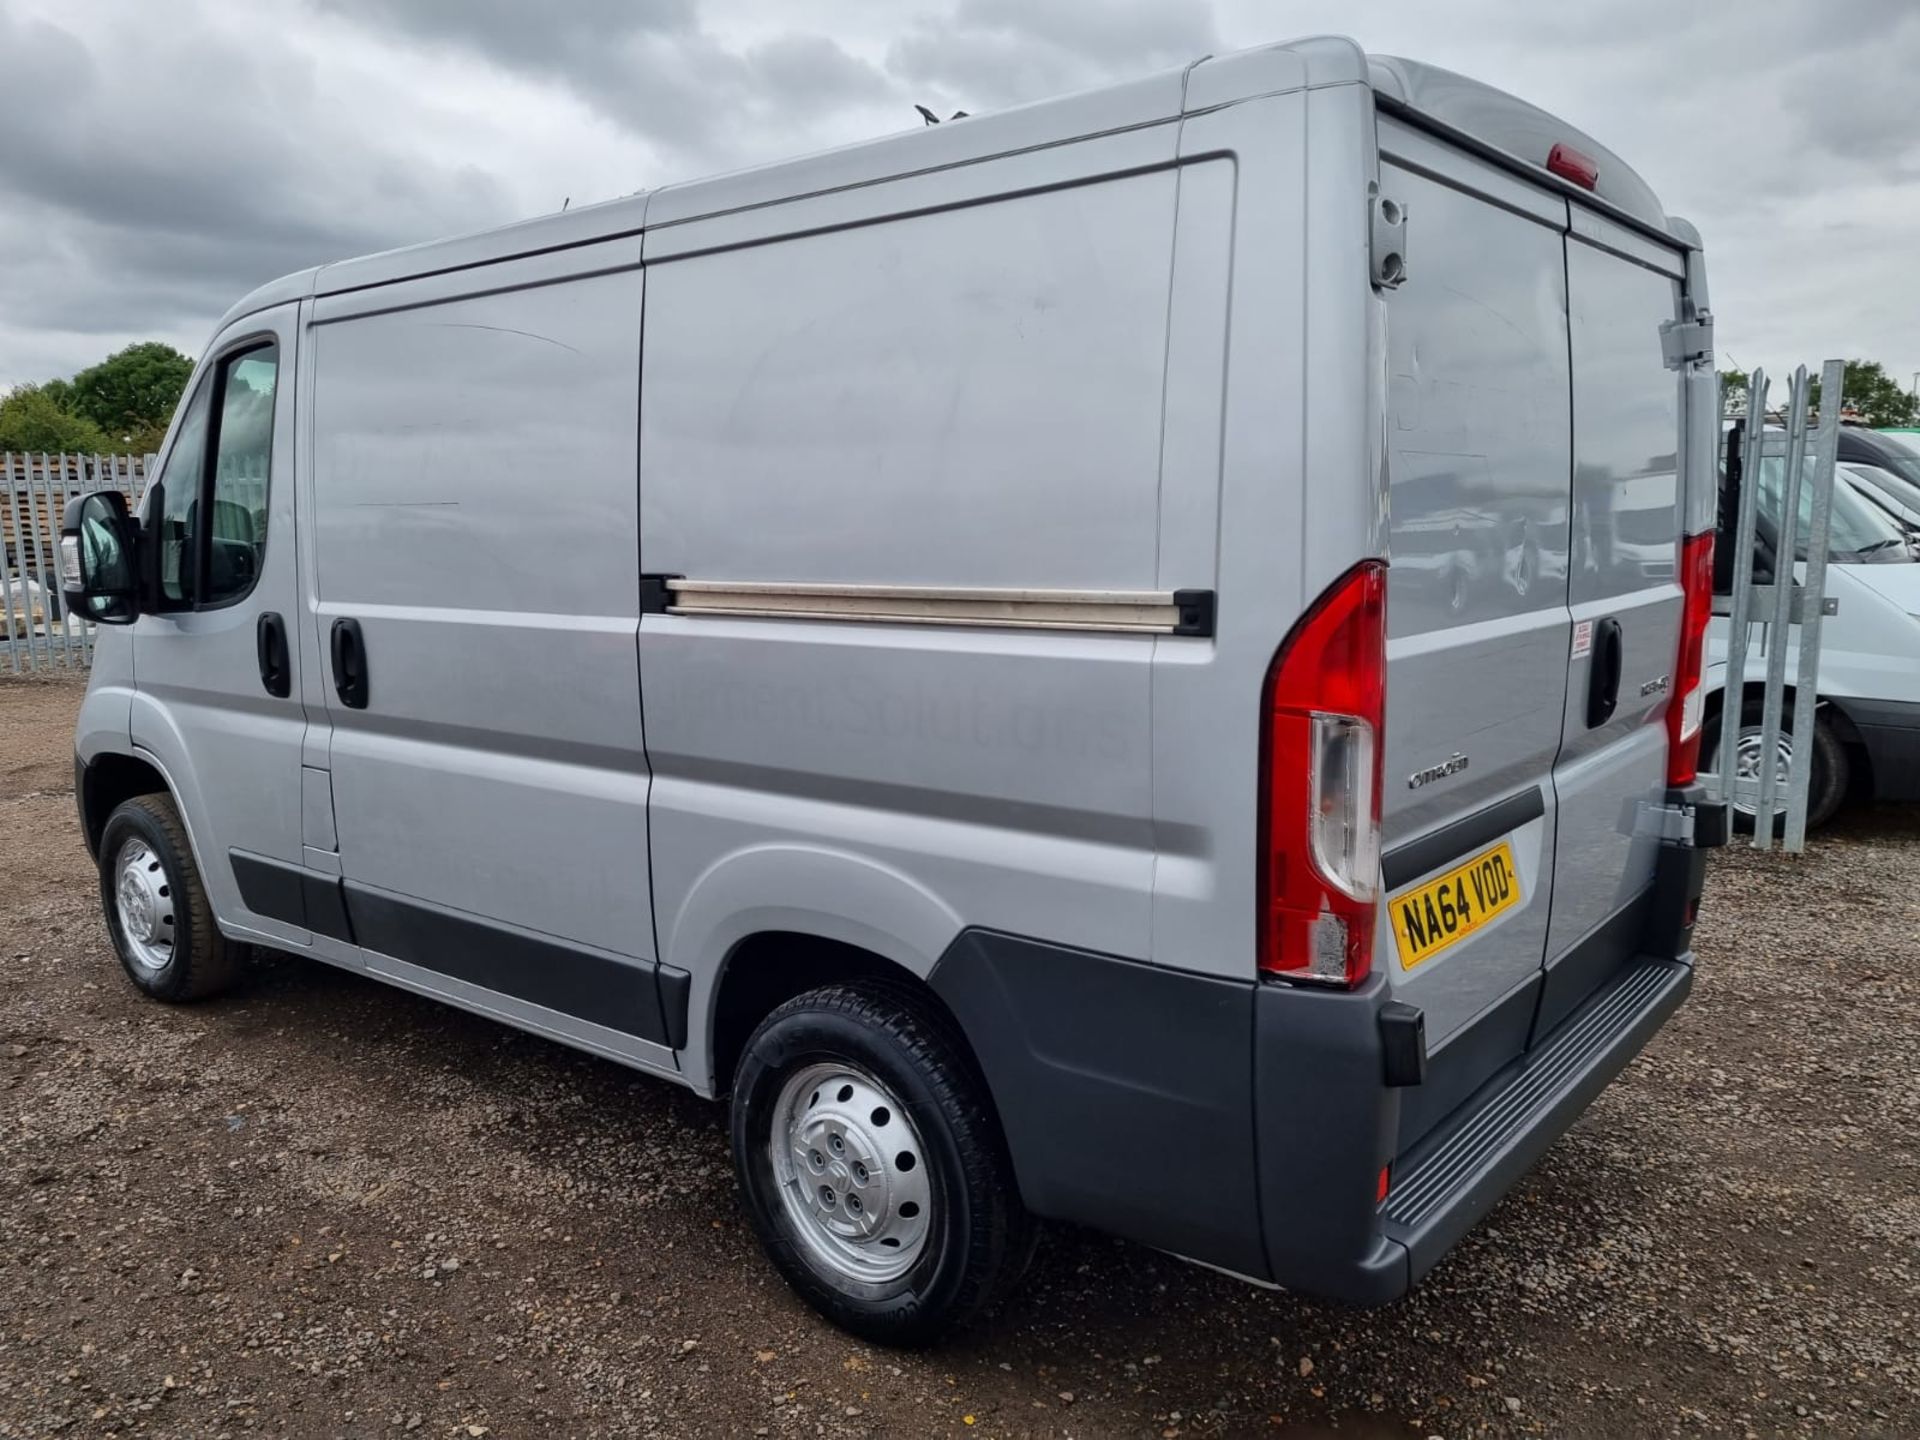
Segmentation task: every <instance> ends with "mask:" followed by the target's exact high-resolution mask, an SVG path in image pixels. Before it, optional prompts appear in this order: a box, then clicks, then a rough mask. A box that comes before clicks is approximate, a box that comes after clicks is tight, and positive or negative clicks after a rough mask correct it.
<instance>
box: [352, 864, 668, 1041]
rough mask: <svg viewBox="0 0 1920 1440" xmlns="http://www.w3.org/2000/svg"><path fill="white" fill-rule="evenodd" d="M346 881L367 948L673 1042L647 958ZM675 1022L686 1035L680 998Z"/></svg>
mask: <svg viewBox="0 0 1920 1440" xmlns="http://www.w3.org/2000/svg"><path fill="white" fill-rule="evenodd" d="M345 889H346V896H347V914H348V916H349V917H350V919H351V920H352V923H353V930H354V934H356V935H357V936H359V937H360V939H359V943H360V944H361V945H362V946H363V947H364V948H366V949H368V950H373V951H377V952H378V953H379V954H382V955H388V956H391V957H392V958H393V959H395V960H404V961H406V963H407V964H409V965H418V966H420V967H421V968H422V969H425V970H434V971H438V972H439V973H440V974H442V975H450V976H452V977H453V978H454V979H456V980H464V981H466V982H467V983H468V984H469V985H478V986H481V987H482V988H483V989H487V990H494V991H497V992H499V993H500V994H502V995H511V996H513V997H514V998H515V999H517V1000H525V1001H527V1002H528V1003H530V1004H534V1005H544V1006H545V1007H546V1008H547V1009H549V1010H557V1011H559V1012H560V1013H561V1014H563V1015H572V1016H576V1017H577V1018H579V1019H581V1020H588V1021H591V1022H592V1023H593V1024H595V1025H604V1026H606V1027H607V1028H608V1029H609V1030H618V1031H621V1032H622V1033H623V1034H627V1035H633V1036H637V1037H638V1038H640V1039H642V1040H649V1041H652V1042H653V1043H654V1044H656V1045H667V1044H670V1043H671V1037H672V1036H673V1034H674V1033H675V1028H676V1027H674V1026H671V1025H669V1024H668V1023H667V1016H666V1013H665V1011H664V1009H663V1008H662V1005H661V993H660V987H659V985H658V984H657V983H656V982H657V973H656V972H657V971H658V969H659V967H658V966H657V965H656V964H655V963H654V962H653V961H651V960H637V959H634V958H632V957H631V956H625V955H612V954H608V953H606V952H603V951H598V950H590V949H587V948H586V947H584V946H579V945H573V944H569V943H567V942H564V941H560V940H556V939H554V938H553V937H552V936H548V935H540V934H537V933H535V932H533V931H530V930H521V929H517V928H515V927H513V926H509V925H502V924H499V923H497V922H494V921H490V920H481V919H479V918H477V917H475V916H472V915H464V914H460V913H458V912H456V911H452V910H446V909H443V908H442V907H440V906H438V905H430V904H428V903H427V902H425V901H423V900H413V899H409V898H407V897H405V896H400V895H394V894H391V893H390V892H388V891H385V890H377V889H375V888H374V887H372V886H370V885H363V884H360V883H359V882H357V881H354V880H348V881H346V882H345ZM680 993H681V994H682V996H684V993H685V992H684V989H682V990H681V992H680ZM677 1028H678V1032H679V1034H680V1035H681V1036H682V1037H684V1036H685V1034H686V1015H685V1011H684V1003H683V1007H682V1013H681V1015H680V1017H679V1024H678V1027H677Z"/></svg>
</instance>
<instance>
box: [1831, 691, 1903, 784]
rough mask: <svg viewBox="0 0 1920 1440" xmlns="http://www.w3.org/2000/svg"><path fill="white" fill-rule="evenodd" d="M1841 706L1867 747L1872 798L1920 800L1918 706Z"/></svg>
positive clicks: (1850, 703)
mask: <svg viewBox="0 0 1920 1440" xmlns="http://www.w3.org/2000/svg"><path fill="white" fill-rule="evenodd" d="M1841 703H1842V704H1843V705H1844V706H1845V708H1846V712H1847V718H1848V719H1849V720H1851V721H1852V722H1853V725H1854V728H1855V729H1856V730H1858V731H1859V732H1860V739H1861V742H1862V743H1863V744H1864V745H1865V746H1866V747H1867V758H1868V760H1870V761H1871V762H1872V764H1873V793H1874V795H1875V796H1876V797H1877V798H1879V799H1881V800H1920V704H1916V703H1914V702H1913V701H1908V700H1846V701H1843V702H1841Z"/></svg>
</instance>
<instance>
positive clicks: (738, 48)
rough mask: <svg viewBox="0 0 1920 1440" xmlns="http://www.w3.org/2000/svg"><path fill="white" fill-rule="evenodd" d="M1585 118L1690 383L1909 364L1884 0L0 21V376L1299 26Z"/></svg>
mask: <svg viewBox="0 0 1920 1440" xmlns="http://www.w3.org/2000/svg"><path fill="white" fill-rule="evenodd" d="M1325 32H1335V33H1345V34H1350V35H1352V36H1353V37H1354V38H1355V39H1357V40H1359V41H1360V42H1361V44H1363V45H1365V46H1366V47H1367V48H1369V49H1371V50H1376V51H1380V52H1384V53H1390V54H1404V55H1410V56H1414V57H1416V58H1419V59H1422V60H1428V61H1432V62H1434V63H1436V64H1440V65H1445V66H1447V67H1449V68H1452V69H1456V70H1460V71H1463V72H1465V73H1467V74H1470V75H1473V76H1475V77H1476V78H1479V79H1482V80H1486V81H1489V82H1491V83H1493V84H1496V85H1499V86H1501V87H1503V88H1505V89H1508V90H1511V91H1513V92H1515V93H1517V94H1519V95H1522V96H1524V97H1526V98H1528V99H1530V100H1533V101H1535V102H1536V103H1538V104H1541V105H1544V106H1546V107H1547V108H1549V109H1552V110H1554V111H1556V112H1557V113H1559V114H1561V115H1563V116H1564V117H1565V118H1566V119H1568V120H1569V121H1571V122H1572V123H1573V124H1575V125H1577V126H1579V127H1581V128H1583V129H1585V130H1587V131H1589V132H1591V133H1592V134H1593V135H1595V136H1596V137H1597V138H1599V139H1600V140H1602V141H1603V142H1604V143H1606V144H1607V145H1608V146H1610V147H1611V148H1613V149H1614V150H1615V151H1617V152H1618V153H1619V154H1621V155H1622V156H1624V157H1625V158H1626V159H1627V160H1628V161H1629V162H1630V163H1632V164H1633V165H1635V166H1636V168H1638V169H1639V170H1640V172H1641V173H1642V174H1643V175H1644V176H1646V178H1647V179H1648V180H1649V181H1650V182H1651V183H1652V184H1653V187H1654V189H1655V190H1656V191H1657V192H1658V193H1659V194H1660V196H1661V198H1662V200H1663V201H1664V202H1665V203H1666V205H1667V207H1668V209H1669V210H1671V211H1673V212H1674V213H1677V214H1683V215H1686V216H1688V217H1689V218H1691V219H1692V220H1694V221H1695V222H1696V223H1697V224H1698V225H1699V226H1700V229H1701V230H1702V232H1703V233H1704V234H1705V236H1706V241H1707V247H1708V254H1709V257H1710V259H1709V264H1710V267H1711V271H1712V277H1713V300H1714V309H1715V311H1716V313H1717V316H1718V319H1719V342H1720V352H1721V357H1722V358H1721V363H1722V364H1723V365H1724V364H1726V363H1727V361H1728V359H1729V358H1731V359H1732V360H1734V361H1737V362H1739V363H1740V364H1741V365H1743V366H1751V365H1753V364H1755V363H1765V364H1767V365H1769V366H1770V367H1777V366H1780V365H1782V364H1786V363H1792V362H1796V361H1800V360H1805V361H1808V362H1814V361H1817V360H1819V359H1821V358H1822V357H1825V356H1829V355H1837V354H1846V355H1861V356H1866V357H1870V358H1877V359H1880V360H1882V361H1884V362H1885V363H1886V364H1887V366H1888V368H1889V369H1890V370H1892V371H1893V372H1894V373H1895V374H1896V375H1898V376H1899V377H1900V378H1901V379H1902V380H1906V379H1908V378H1910V377H1911V375H1912V373H1913V372H1914V371H1915V370H1920V303H1916V297H1920V284H1917V283H1916V281H1915V279H1914V276H1913V273H1912V259H1911V257H1912V256H1913V254H1914V250H1915V238H1916V234H1917V233H1920V105H1916V103H1915V101H1914V98H1913V97H1914V96H1915V95H1916V94H1920V89H1916V86H1920V4H1916V3H1914V0H1835V3H1833V4H1830V5H1825V6H1817V5H1810V4H1805V3H1803V0H1748V3H1743V4H1739V5H1734V4H1730V3H1729V4H1703V3H1688V0H1590V3H1587V4H1582V5H1557V4H1550V3H1549V4H1543V3H1538V0H1449V3H1446V4H1433V3H1429V0H1366V3H1361V0H257V3H251V4H245V5H239V4H231V3H221V0H141V3H138V4H127V3H116V0H0V57H4V59H5V64H4V70H3V72H0V73H3V74H4V79H0V387H4V386H6V385H9V384H14V383H19V382H21V381H26V380H41V379H46V378H48V377H49V376H53V375H61V374H69V373H71V372H72V371H73V370H75V369H77V368H79V367H81V366H84V365H87V364H90V363H92V362H93V361H95V360H97V359H99V358H101V357H102V356H104V355H105V354H107V353H108V352H109V351H111V350H113V349H116V348H118V347H119V346H121V345H123V344H126V343H127V342H128V341H131V340H136V339H144V338H148V337H159V338H162V339H166V340H169V341H172V342H173V343H174V344H176V345H178V346H180V347H181V348H182V349H184V350H186V351H188V352H189V353H197V352H198V350H199V349H200V347H201V346H202V345H203V344H204V343H205V341H206V340H207V338H208V336H209V333H210V330H211V326H212V324H213V322H214V321H215V320H216V319H217V318H218V317H219V315H220V313H221V312H222V311H223V310H224V309H225V308H226V307H227V305H228V304H229V303H230V302H231V301H233V300H234V299H236V298H237V297H238V296H239V295H241V294H242V293H244V292H245V291H247V290H248V289H250V288H252V287H253V286H254V285H255V284H257V283H259V282H260V281H263V280H267V279H270V278H272V277H273V276H275V275H279V274H282V273H284V272H286V271H289V270H295V269H299V268H301V267H303V266H306V265H310V264H314V263H317V262H320V261H325V260H333V259H340V258H343V257H345V256H348V255H353V254H359V253H363V252H365V251H369V250H376V249H384V248H387V247H389V246H393V245H399V244H405V243H410V242H413V241H416V240H422V239H428V238H431V237H434V236H437V235H443V234H450V233H454V232H457V231H462V230H471V229H479V228H484V227H486V226H489V225H493V224H497V223H501V222H504V221H507V220H512V219H517V218H521V217H523V216H527V215H532V214H537V213H539V212H542V211H546V210H552V209H556V208H558V206H559V205H560V202H561V200H562V199H563V198H564V197H568V196H571V197H572V199H573V201H574V202H575V203H576V204H578V203H582V202H586V201H591V200H599V199H605V198H608V197H611V196H615V195H621V194H626V193H629V192H631V191H634V190H638V189H643V188H646V187H649V186H652V185H656V184H660V183H662V182H665V181H669V180H676V179H685V178H690V177H693V176H698V175H701V174H707V173H712V172H714V171H717V170H722V169H728V168H732V167H735V166H739V165H742V164H750V163H755V162H758V161H763V160H768V159H775V158H779V157H781V156H785V155H791V154H798V153H801V152H804V151H806V150H810V149H815V148H819V147H821V146H824V145H831V144H838V143H842V142H844V141H848V140H853V139H859V138H863V137H866V136H871V135H878V134H883V133H886V132H888V131H892V130H897V129H900V128H902V127H903V126H906V125H909V124H912V123H914V117H913V112H912V104H913V102H915V101H921V102H924V103H926V104H928V105H930V106H932V107H934V108H935V109H937V110H940V111H941V112H942V113H945V112H946V111H948V110H951V109H954V108H962V107H964V108H966V109H969V110H976V111H977V110H985V109H989V108H993V107H998V106H1004V105H1008V104H1011V103H1016V102H1019V101H1023V100H1029V99H1036V98H1040V97H1043V96H1046V95H1049V94H1054V93H1060V92H1064V91H1068V90H1074V89H1081V88H1085V87H1087V86H1090V85H1096V84H1099V83H1101V82H1102V81H1104V80H1107V79H1112V78H1122V77H1127V76H1131V75H1136V74H1141V73H1145V72H1147V71H1151V70H1154V69H1158V68H1163V67H1165V66H1168V65H1174V64H1179V63H1182V62H1184V61H1186V60H1189V59H1192V58H1194V57H1196V56H1198V55H1202V54H1206V53H1208V52H1218V51H1221V50H1225V49H1231V48H1234V47H1237V46H1243V45H1251V44H1257V43H1260V42H1262V41H1265V40H1274V39H1286V38H1291V37H1294V36H1298V35H1305V34H1314V33H1325Z"/></svg>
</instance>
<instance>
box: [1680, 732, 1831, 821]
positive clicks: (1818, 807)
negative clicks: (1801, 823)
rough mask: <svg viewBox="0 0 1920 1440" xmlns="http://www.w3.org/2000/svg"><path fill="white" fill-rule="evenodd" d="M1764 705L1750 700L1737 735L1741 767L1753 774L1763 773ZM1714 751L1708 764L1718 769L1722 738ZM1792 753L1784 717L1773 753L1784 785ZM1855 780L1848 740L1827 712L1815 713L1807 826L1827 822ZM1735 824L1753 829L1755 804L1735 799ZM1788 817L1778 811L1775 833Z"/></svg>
mask: <svg viewBox="0 0 1920 1440" xmlns="http://www.w3.org/2000/svg"><path fill="white" fill-rule="evenodd" d="M1761 720H1762V714H1761V707H1760V705H1759V704H1758V703H1757V702H1749V703H1748V704H1747V705H1746V706H1745V707H1744V708H1743V709H1742V711H1741V714H1740V731H1739V734H1738V735H1737V736H1736V737H1735V739H1734V753H1735V763H1736V764H1738V765H1739V766H1740V767H1741V770H1740V773H1741V774H1742V775H1744V776H1746V777H1747V778H1752V777H1754V776H1757V775H1758V774H1759V773H1760V768H1759V767H1760V754H1759V746H1760V729H1761ZM1714 748H1715V754H1714V755H1713V756H1712V757H1710V759H1709V761H1708V764H1707V766H1706V768H1707V769H1709V770H1714V771H1717V770H1718V769H1719V768H1720V766H1719V754H1718V751H1719V742H1718V741H1716V743H1715V747H1714ZM1792 756H1793V734H1792V732H1791V731H1789V730H1787V729H1786V728H1785V720H1784V718H1783V722H1782V729H1781V733H1780V748H1779V750H1778V752H1777V753H1776V755H1775V756H1774V765H1775V774H1776V775H1777V776H1778V782H1777V783H1778V784H1779V785H1780V786H1781V787H1783V788H1784V787H1785V785H1786V781H1787V766H1788V764H1789V763H1790V762H1791V760H1792ZM1851 780H1852V767H1851V763H1850V761H1849V759H1848V756H1847V746H1846V742H1845V741H1843V740H1842V739H1841V738H1840V737H1839V735H1838V734H1836V733H1835V730H1834V726H1833V723H1832V722H1831V721H1830V720H1828V719H1827V717H1826V716H1825V715H1822V714H1816V715H1815V717H1814V722H1813V772H1812V774H1811V775H1809V776H1808V778H1807V829H1808V830H1817V829H1819V828H1820V827H1821V826H1822V825H1824V824H1826V823H1827V822H1828V821H1829V820H1831V819H1832V818H1833V816H1834V812H1835V811H1837V810H1839V808H1840V802H1841V801H1843V800H1845V799H1846V798H1847V787H1848V785H1849V784H1850V783H1851ZM1733 819H1734V824H1735V825H1737V826H1738V827H1739V828H1740V829H1742V830H1748V831H1750V830H1752V829H1753V823H1754V807H1753V805H1751V804H1747V805H1742V804H1741V803H1740V802H1738V801H1736V802H1735V803H1734V807H1733ZM1786 824H1787V817H1786V816H1785V815H1784V814H1776V815H1775V816H1774V819H1773V825H1774V831H1775V833H1776V834H1777V833H1780V832H1782V831H1784V830H1785V829H1786Z"/></svg>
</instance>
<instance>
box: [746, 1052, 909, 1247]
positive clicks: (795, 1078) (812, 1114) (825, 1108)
mask: <svg viewBox="0 0 1920 1440" xmlns="http://www.w3.org/2000/svg"><path fill="white" fill-rule="evenodd" d="M768 1151H769V1155H770V1158H771V1159H772V1162H773V1178H774V1184H775V1186H776V1187H777V1188H778V1189H779V1192H780V1203H781V1206H782V1208H783V1209H784V1210H785V1211H786V1214H787V1219H788V1221H789V1222H790V1223H791V1225H792V1228H793V1231H794V1234H795V1236H796V1237H797V1238H798V1239H799V1241H800V1244H801V1246H802V1247H803V1248H804V1249H805V1250H806V1252H807V1256H808V1258H809V1259H810V1260H811V1261H812V1262H813V1264H814V1266H815V1268H816V1269H819V1270H822V1271H824V1272H826V1274H827V1275H828V1276H829V1277H831V1278H832V1279H834V1280H836V1281H841V1282H848V1281H850V1282H853V1283H854V1284H860V1285H884V1284H886V1283H887V1282H889V1281H892V1280H897V1279H899V1278H900V1277H901V1276H902V1275H904V1274H906V1273H907V1271H908V1270H910V1269H912V1268H913V1264H914V1262H915V1261H916V1260H918V1259H919V1258H920V1255H921V1252H922V1251H924V1250H925V1249H926V1245H927V1236H928V1235H929V1234H930V1233H931V1231H932V1222H933V1213H932V1212H933V1186H932V1179H931V1177H930V1176H929V1174H928V1171H927V1165H928V1160H927V1154H926V1149H925V1147H924V1146H923V1145H922V1144H921V1142H920V1132H919V1130H918V1129H917V1128H915V1126H914V1123H913V1121H912V1120H911V1119H910V1118H909V1117H908V1115H907V1112H906V1108H905V1107H904V1106H903V1105H901V1103H900V1101H899V1099H898V1098H897V1097H896V1096H895V1095H893V1094H892V1093H891V1092H890V1091H889V1090H888V1089H887V1088H886V1086H884V1085H882V1084H881V1083H880V1082H879V1081H877V1080H875V1079H874V1078H873V1077H872V1076H871V1075H868V1074H867V1073H866V1072H865V1071H862V1070H860V1069H858V1068H857V1067H855V1066H852V1065H845V1064H839V1063H833V1064H817V1065H808V1066H806V1067H805V1068H804V1069H801V1070H799V1071H797V1072H796V1073H795V1074H794V1075H792V1076H791V1077H790V1078H789V1079H788V1080H787V1082H786V1084H784V1085H782V1086H781V1087H780V1095H779V1098H778V1099H776V1100H775V1101H774V1105H773V1124H772V1129H771V1133H770V1134H769V1137H768Z"/></svg>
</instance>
